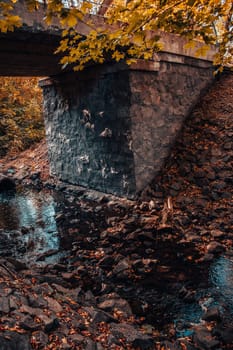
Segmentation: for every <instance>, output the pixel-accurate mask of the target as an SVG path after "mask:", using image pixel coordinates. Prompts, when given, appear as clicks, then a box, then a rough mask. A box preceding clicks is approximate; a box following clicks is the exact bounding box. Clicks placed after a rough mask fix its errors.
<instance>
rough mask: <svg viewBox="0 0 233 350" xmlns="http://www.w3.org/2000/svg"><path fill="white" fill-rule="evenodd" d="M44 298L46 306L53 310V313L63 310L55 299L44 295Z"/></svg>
mask: <svg viewBox="0 0 233 350" xmlns="http://www.w3.org/2000/svg"><path fill="white" fill-rule="evenodd" d="M45 299H46V300H47V302H48V308H49V309H50V310H52V311H54V312H55V313H58V312H61V311H62V310H63V308H62V306H61V304H59V303H58V301H56V300H55V299H53V298H51V297H45Z"/></svg>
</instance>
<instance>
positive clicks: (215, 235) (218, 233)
mask: <svg viewBox="0 0 233 350" xmlns="http://www.w3.org/2000/svg"><path fill="white" fill-rule="evenodd" d="M210 234H211V236H212V237H213V238H222V237H224V236H225V235H226V234H225V232H223V231H221V230H211V231H210Z"/></svg>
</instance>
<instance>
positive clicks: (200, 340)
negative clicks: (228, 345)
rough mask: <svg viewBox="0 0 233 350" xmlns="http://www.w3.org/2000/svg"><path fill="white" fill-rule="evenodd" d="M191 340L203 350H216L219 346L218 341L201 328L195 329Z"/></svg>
mask: <svg viewBox="0 0 233 350" xmlns="http://www.w3.org/2000/svg"><path fill="white" fill-rule="evenodd" d="M193 340H194V343H195V344H197V345H198V346H199V347H200V348H201V349H203V350H212V349H216V348H217V347H218V346H219V345H220V342H219V340H218V339H215V338H214V336H213V335H212V334H211V332H210V331H209V330H208V329H206V328H205V327H202V326H200V327H197V328H196V329H195V333H194V336H193Z"/></svg>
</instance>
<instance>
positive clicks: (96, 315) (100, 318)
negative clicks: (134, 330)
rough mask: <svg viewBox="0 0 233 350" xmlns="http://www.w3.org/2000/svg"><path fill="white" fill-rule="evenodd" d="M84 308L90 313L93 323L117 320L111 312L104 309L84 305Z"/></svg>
mask: <svg viewBox="0 0 233 350" xmlns="http://www.w3.org/2000/svg"><path fill="white" fill-rule="evenodd" d="M83 310H84V311H86V312H87V313H88V314H89V316H90V319H91V324H92V325H96V324H97V323H100V322H107V323H108V322H116V319H115V318H114V317H113V316H112V315H111V314H109V313H107V312H105V311H103V310H98V309H96V308H94V307H88V306H86V307H84V308H83Z"/></svg>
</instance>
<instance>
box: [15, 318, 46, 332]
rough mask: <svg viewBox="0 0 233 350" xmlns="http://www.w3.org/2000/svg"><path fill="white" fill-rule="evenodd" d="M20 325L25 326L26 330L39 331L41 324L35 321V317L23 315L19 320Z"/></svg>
mask: <svg viewBox="0 0 233 350" xmlns="http://www.w3.org/2000/svg"><path fill="white" fill-rule="evenodd" d="M19 326H20V328H23V329H25V330H26V331H31V332H34V331H37V330H39V329H40V327H41V326H40V324H38V323H35V322H34V321H33V318H32V317H31V316H26V317H23V318H22V319H21V320H20V322H19Z"/></svg>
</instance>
